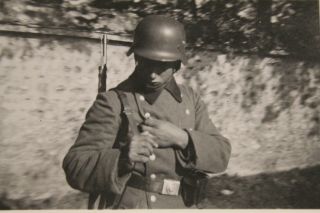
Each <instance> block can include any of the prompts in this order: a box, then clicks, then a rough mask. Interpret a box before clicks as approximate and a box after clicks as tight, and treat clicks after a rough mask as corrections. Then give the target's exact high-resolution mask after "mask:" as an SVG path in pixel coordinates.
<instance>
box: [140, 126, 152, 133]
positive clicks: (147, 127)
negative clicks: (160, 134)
mask: <svg viewBox="0 0 320 213" xmlns="http://www.w3.org/2000/svg"><path fill="white" fill-rule="evenodd" d="M141 129H142V131H143V132H148V133H145V134H150V133H152V132H153V129H154V128H153V127H151V126H146V125H141Z"/></svg>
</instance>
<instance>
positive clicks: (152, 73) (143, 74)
mask: <svg viewBox="0 0 320 213" xmlns="http://www.w3.org/2000/svg"><path fill="white" fill-rule="evenodd" d="M175 67H176V62H162V61H154V60H148V59H141V60H139V62H138V67H137V68H138V72H139V74H140V75H139V76H140V78H141V79H142V81H143V83H144V84H145V86H147V87H149V88H157V87H160V86H161V85H164V84H165V83H166V82H168V81H169V80H170V79H171V78H172V76H173V73H174V71H175Z"/></svg>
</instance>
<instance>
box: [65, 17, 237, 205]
mask: <svg viewBox="0 0 320 213" xmlns="http://www.w3.org/2000/svg"><path fill="white" fill-rule="evenodd" d="M132 52H133V53H134V57H135V61H136V67H135V70H134V72H133V73H132V74H131V76H129V78H128V79H126V80H125V81H123V82H122V83H120V84H119V85H118V86H117V87H116V88H114V89H112V90H109V91H107V92H104V93H99V94H98V96H97V98H96V100H95V102H94V103H93V105H92V106H91V108H90V109H89V111H88V113H87V115H86V120H85V122H84V124H83V125H82V127H81V129H80V132H79V135H78V138H77V140H76V142H75V144H74V145H73V146H72V147H71V148H70V150H69V152H68V153H67V155H66V156H65V158H64V162H63V168H64V170H65V173H66V177H67V181H68V183H69V184H70V185H71V186H72V187H73V188H75V189H79V190H81V191H84V192H89V193H90V194H91V198H92V199H91V204H90V208H91V207H92V205H93V202H94V198H96V197H97V196H98V195H100V196H101V198H100V205H99V206H100V208H186V207H191V208H194V207H195V206H194V205H193V204H194V202H191V203H190V202H189V203H188V195H189V194H190V193H192V190H191V191H190V190H189V189H187V188H188V187H186V188H185V187H184V185H185V184H183V180H184V178H186V177H187V176H188V174H191V171H193V172H194V171H204V172H211V173H219V172H222V171H224V170H225V169H226V167H227V164H228V161H229V157H230V151H231V147H230V144H229V142H228V140H227V139H226V138H225V137H223V136H222V135H221V134H220V133H219V132H218V131H217V129H216V128H215V126H214V125H213V124H212V122H211V120H210V118H209V115H208V112H207V109H206V106H205V104H204V102H202V101H201V99H200V96H199V94H198V93H196V92H194V91H193V90H192V89H191V88H190V87H188V86H184V85H178V84H177V83H176V81H175V78H174V73H175V72H177V71H178V70H179V69H180V65H181V63H186V55H185V32H184V28H183V26H182V25H181V24H180V23H179V22H177V21H176V20H174V19H172V18H169V17H165V16H160V15H151V16H147V17H146V18H144V19H143V20H142V21H141V22H140V23H139V24H138V26H137V28H136V30H135V34H134V42H133V45H132V47H131V48H130V50H129V54H130V53H132ZM123 99H124V100H123ZM129 111H130V112H129ZM124 112H125V113H127V116H126V114H124ZM128 112H129V113H128ZM130 123H131V125H130ZM182 195H183V196H182ZM192 196H193V195H191V196H189V197H192Z"/></svg>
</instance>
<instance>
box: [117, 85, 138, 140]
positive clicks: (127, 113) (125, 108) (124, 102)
mask: <svg viewBox="0 0 320 213" xmlns="http://www.w3.org/2000/svg"><path fill="white" fill-rule="evenodd" d="M114 91H115V92H116V93H117V94H118V96H119V99H120V102H121V105H122V107H123V108H122V109H123V111H122V113H123V114H124V115H125V116H126V117H127V119H128V123H129V127H130V129H131V131H132V133H133V134H138V130H137V127H136V126H135V122H134V118H133V113H134V111H133V109H132V108H131V106H130V104H129V101H128V97H127V94H126V93H125V92H123V91H121V90H114Z"/></svg>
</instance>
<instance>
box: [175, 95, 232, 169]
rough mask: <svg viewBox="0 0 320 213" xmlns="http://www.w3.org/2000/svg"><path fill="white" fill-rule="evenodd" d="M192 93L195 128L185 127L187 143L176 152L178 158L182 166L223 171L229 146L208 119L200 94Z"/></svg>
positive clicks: (229, 151)
mask: <svg viewBox="0 0 320 213" xmlns="http://www.w3.org/2000/svg"><path fill="white" fill-rule="evenodd" d="M189 93H192V94H193V95H192V97H193V100H194V101H193V102H194V106H195V128H194V129H193V130H189V129H185V131H186V132H187V133H188V136H189V143H188V145H187V147H186V148H185V149H184V150H180V151H179V152H178V160H179V161H180V164H181V165H182V167H184V168H192V169H197V170H202V171H205V172H212V173H219V172H223V171H224V170H225V169H226V168H227V165H228V162H229V158H230V153H231V146H230V143H229V141H228V139H226V138H225V137H223V136H222V135H221V134H220V133H219V132H218V130H217V129H216V127H215V126H214V125H213V123H212V121H211V120H210V117H209V114H208V111H207V107H206V105H205V103H204V102H203V101H202V100H201V98H200V95H198V94H197V93H195V92H193V90H191V89H190V90H189Z"/></svg>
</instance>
